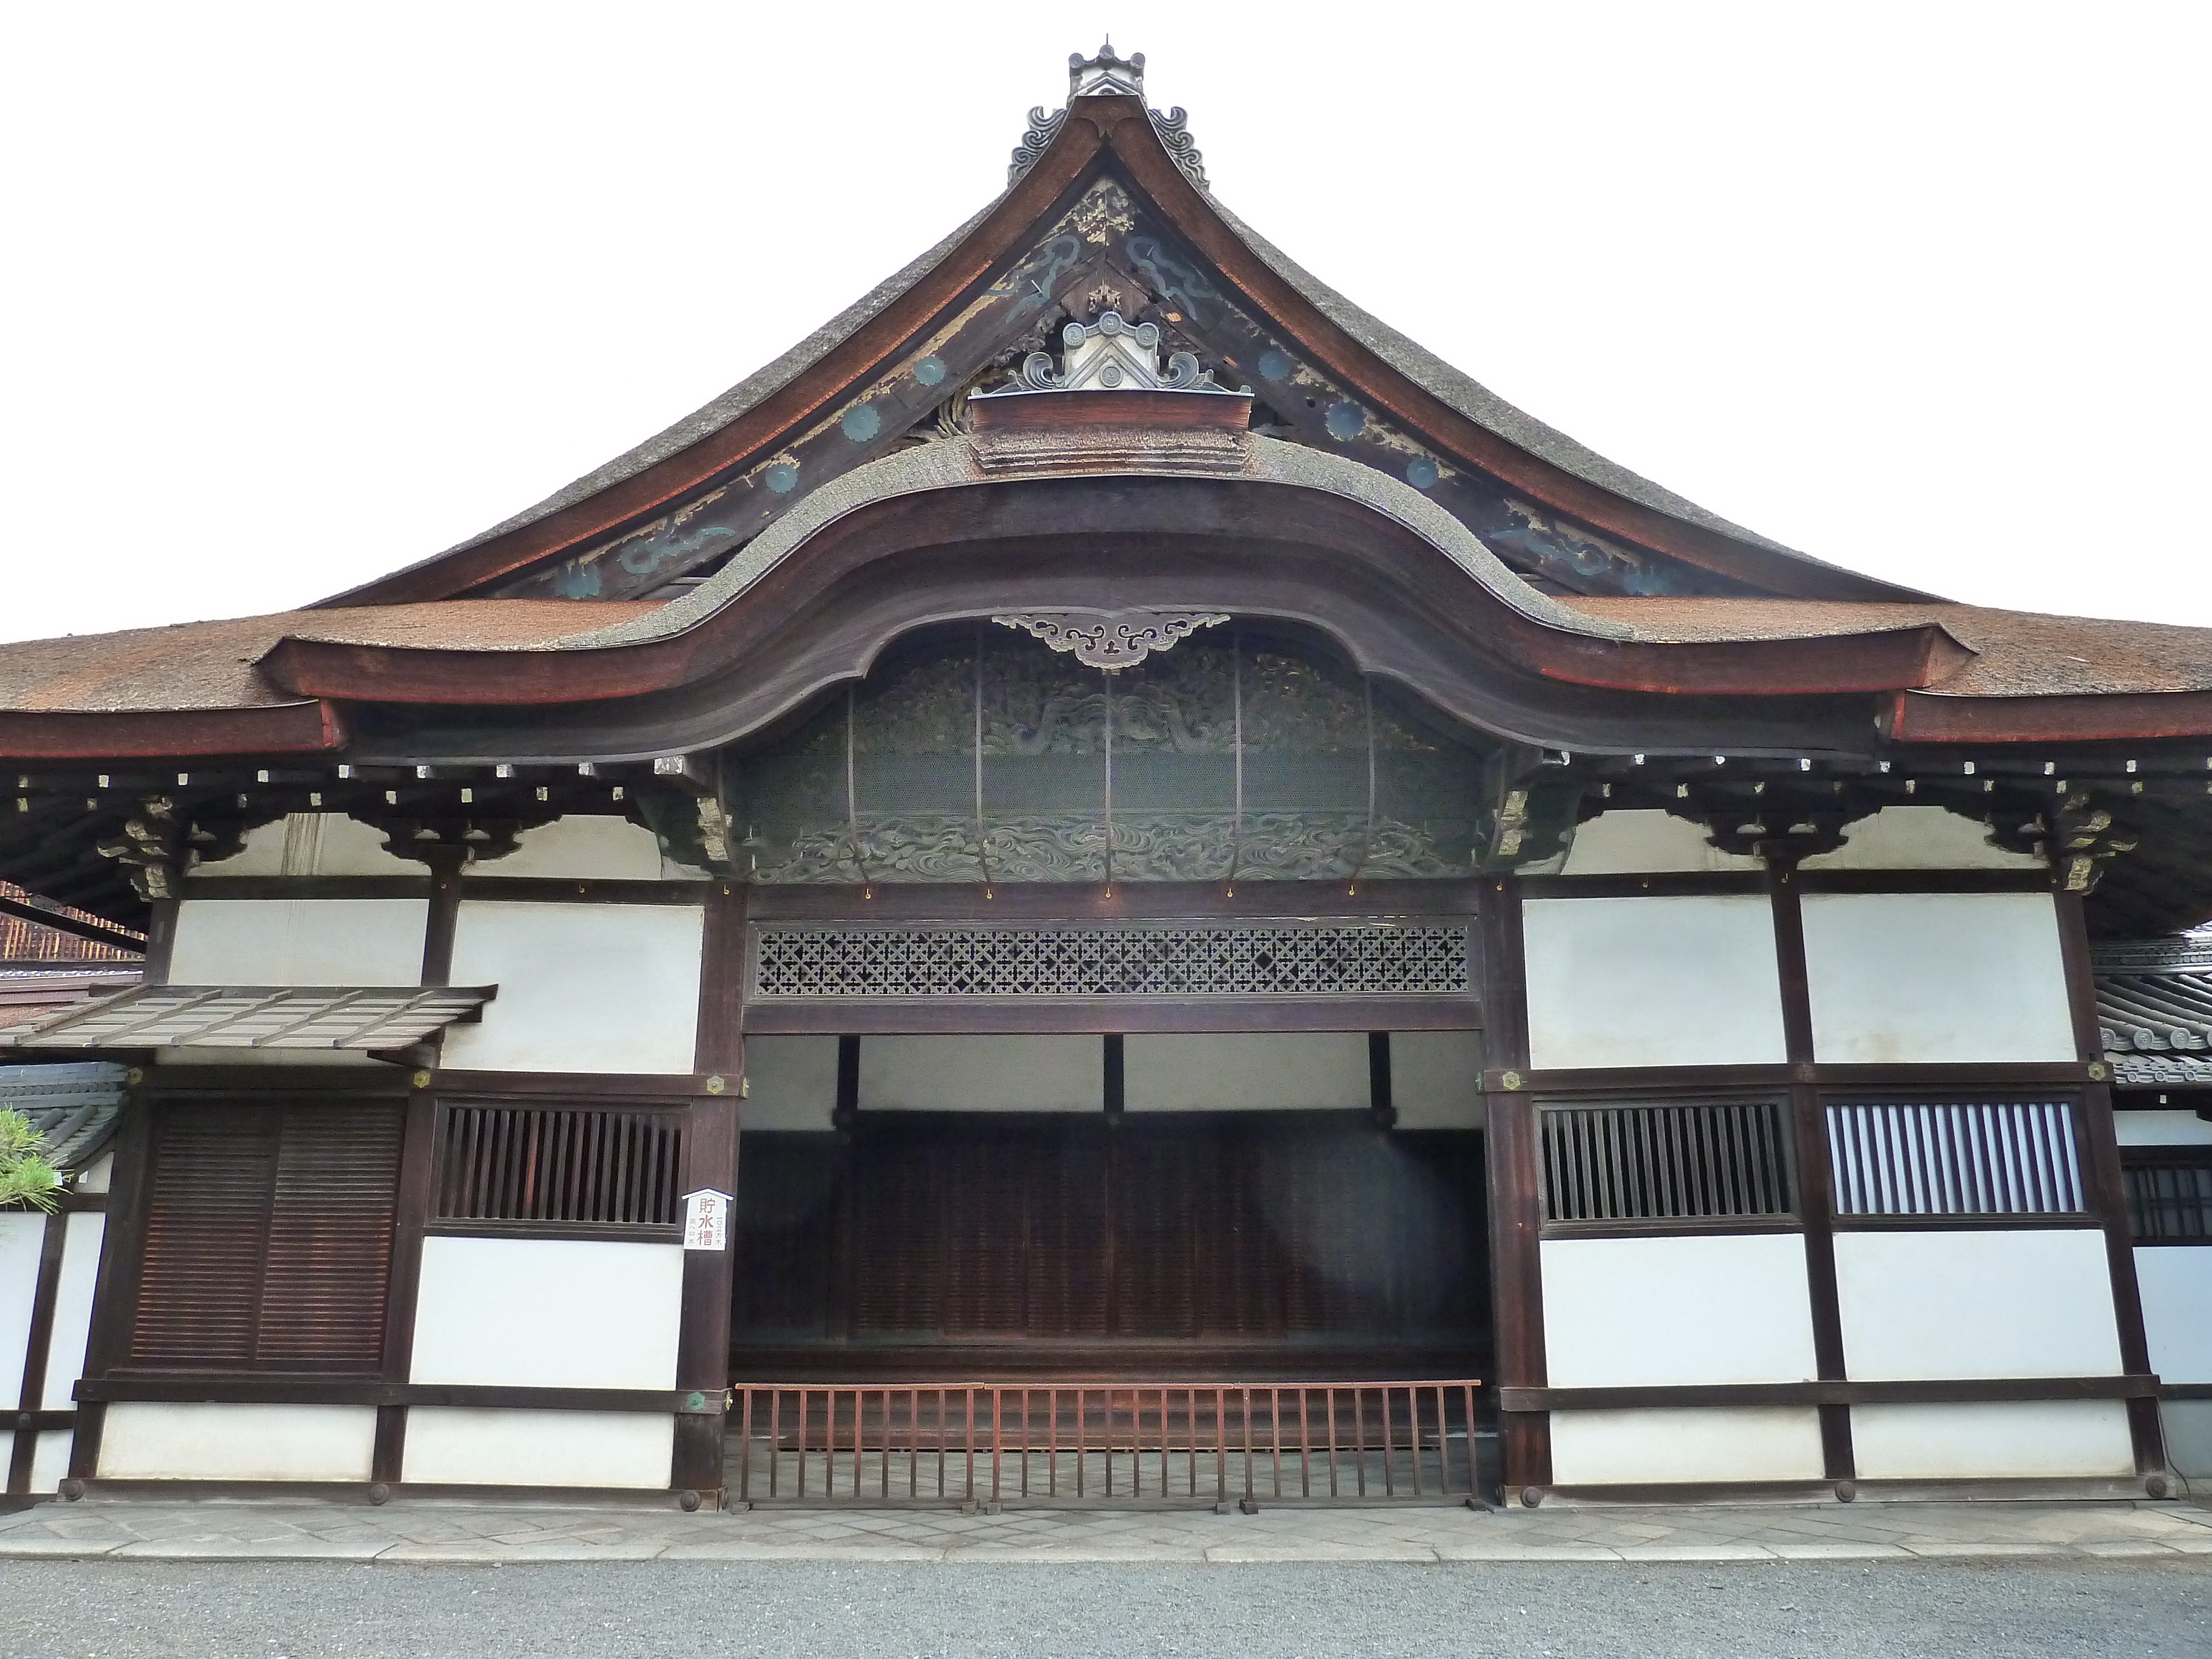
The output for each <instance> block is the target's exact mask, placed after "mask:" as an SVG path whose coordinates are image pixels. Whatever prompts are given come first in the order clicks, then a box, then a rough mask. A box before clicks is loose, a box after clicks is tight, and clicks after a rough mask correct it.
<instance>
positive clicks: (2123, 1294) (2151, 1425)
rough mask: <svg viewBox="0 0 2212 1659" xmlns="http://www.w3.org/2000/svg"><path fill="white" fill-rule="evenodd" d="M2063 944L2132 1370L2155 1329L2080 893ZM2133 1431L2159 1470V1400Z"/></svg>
mask: <svg viewBox="0 0 2212 1659" xmlns="http://www.w3.org/2000/svg"><path fill="white" fill-rule="evenodd" d="M2055 898H2056V902H2057V906H2058V940H2059V947H2060V949H2061V950H2062V951H2063V953H2064V957H2065V962H2066V997H2067V1003H2068V1006H2069V1008H2070V1010H2071V1011H2072V1013H2073V1016H2074V1047H2075V1053H2076V1054H2079V1056H2080V1057H2081V1060H2082V1061H2083V1063H2084V1064H2085V1066H2087V1070H2088V1074H2089V1077H2090V1079H2091V1081H2090V1082H2089V1084H2088V1085H2087V1087H2085V1088H2084V1089H2083V1090H2082V1091H2081V1120H2080V1124H2081V1127H2080V1130H2079V1133H2080V1135H2081V1154H2082V1157H2081V1173H2082V1176H2083V1177H2084V1180H2085V1183H2086V1187H2087V1191H2086V1192H2085V1193H2084V1194H2083V1196H2084V1197H2085V1198H2086V1199H2087V1201H2088V1205H2089V1211H2090V1213H2091V1214H2092V1215H2093V1216H2094V1217H2095V1218H2096V1220H2097V1222H2098V1224H2099V1225H2100V1226H2101V1227H2102V1228H2103V1229H2104V1233H2105V1261H2106V1266H2107V1267H2108V1268H2109V1269H2110V1271H2111V1273H2112V1318H2113V1322H2114V1323H2115V1325H2116V1326H2117V1328H2118V1334H2119V1342H2120V1369H2121V1370H2124V1371H2126V1372H2128V1373H2129V1374H2130V1375H2131V1376H2148V1374H2149V1372H2150V1337H2149V1334H2148V1331H2147V1330H2146V1329H2145V1328H2144V1326H2143V1311H2142V1289H2141V1288H2140V1287H2139V1286H2138V1285H2137V1284H2136V1247H2135V1239H2134V1237H2133V1236H2132V1235H2131V1234H2130V1232H2129V1231H2128V1203H2127V1191H2126V1187H2125V1184H2124V1182H2123V1179H2122V1177H2121V1174H2120V1146H2119V1139H2118V1135H2117V1134H2116V1133H2115V1132H2114V1130H2113V1127H2112V1085H2111V1082H2110V1080H2109V1073H2108V1067H2107V1063H2106V1060H2105V1038H2104V1033H2103V1031H2102V1030H2100V1028H2099V1025H2098V1023H2097V982H2096V971H2095V969H2094V968H2093V965H2092V963H2091V962H2090V958H2089V925H2088V919H2087V915H2086V914H2085V913H2084V910H2083V908H2082V904H2081V894H2079V893H2069V892H2063V891H2062V892H2060V893H2058V894H2057V895H2056V896H2055ZM2128 1436H2129V1438H2130V1440H2131V1441H2133V1443H2134V1446H2135V1455H2136V1474H2159V1473H2160V1472H2161V1471H2162V1470H2164V1468H2166V1435H2165V1431H2164V1428H2163V1427H2162V1425H2161V1424H2160V1419H2159V1409H2158V1401H2157V1400H2156V1399H2155V1398H2154V1397H2149V1396H2145V1397H2141V1398H2136V1399H2130V1401H2128Z"/></svg>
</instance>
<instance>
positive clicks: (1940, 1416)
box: [1851, 1400, 2136, 1480]
mask: <svg viewBox="0 0 2212 1659" xmlns="http://www.w3.org/2000/svg"><path fill="white" fill-rule="evenodd" d="M1851 1455H1852V1458H1853V1460H1854V1462H1855V1463H1856V1465H1857V1469H1858V1475H1859V1479H1861V1480H1916V1479H1917V1480H2032V1479H2039V1480H2064V1479H2072V1478H2084V1479H2093V1478H2095V1477H2098V1476H2106V1477H2112V1476H2126V1475H2131V1474H2134V1473H2135V1470H2136V1458H2135V1449H2134V1445H2133V1443H2132V1442H2130V1439H2129V1437H2128V1408H2127V1406H2126V1405H2125V1403H2124V1402H2123V1401H2118V1400H2039V1401H2022V1402H2018V1403H2002V1404H1982V1403H1977V1404H1972V1405H1964V1404H1952V1405H1940V1406H1854V1407H1851Z"/></svg>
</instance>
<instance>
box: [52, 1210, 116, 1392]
mask: <svg viewBox="0 0 2212 1659" xmlns="http://www.w3.org/2000/svg"><path fill="white" fill-rule="evenodd" d="M106 1233H107V1218H106V1216H105V1215H102V1214H100V1213H99V1212H96V1211H91V1210H80V1211H78V1212H76V1214H74V1215H72V1216H70V1218H69V1231H67V1233H65V1234H64V1237H63V1241H62V1276H61V1282H60V1284H59V1285H57V1286H56V1287H55V1295H54V1334H53V1337H52V1342H51V1343H50V1345H49V1346H48V1347H47V1349H46V1396H45V1400H44V1402H43V1404H42V1406H41V1407H40V1409H42V1410H45V1411H50V1412H65V1411H68V1410H70V1407H72V1406H74V1405H75V1403H76V1397H75V1396H76V1383H77V1379H78V1378H79V1377H81V1376H83V1375H84V1349H85V1344H86V1343H87V1342H88V1341H89V1340H91V1336H92V1292H93V1290H94V1286H95V1285H98V1283H99V1282H100V1240H101V1239H102V1238H104V1237H106Z"/></svg>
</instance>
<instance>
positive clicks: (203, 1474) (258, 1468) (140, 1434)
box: [100, 1400, 376, 1480]
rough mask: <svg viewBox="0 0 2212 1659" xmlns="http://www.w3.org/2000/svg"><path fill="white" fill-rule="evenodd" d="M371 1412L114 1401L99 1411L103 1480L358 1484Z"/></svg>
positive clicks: (363, 1473) (369, 1446)
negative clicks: (103, 1416) (102, 1413)
mask: <svg viewBox="0 0 2212 1659" xmlns="http://www.w3.org/2000/svg"><path fill="white" fill-rule="evenodd" d="M375 1443H376V1407H374V1406H213V1405H204V1404H192V1405H169V1404H155V1403H154V1402H152V1401H137V1400H119V1401H115V1402H114V1403H113V1404H112V1405H110V1406H109V1407H107V1417H106V1425H105V1426H104V1427H103V1429H102V1430H101V1431H100V1478H101V1479H103V1480H368V1472H369V1456H370V1453H371V1452H372V1451H373V1449H374V1446H375Z"/></svg>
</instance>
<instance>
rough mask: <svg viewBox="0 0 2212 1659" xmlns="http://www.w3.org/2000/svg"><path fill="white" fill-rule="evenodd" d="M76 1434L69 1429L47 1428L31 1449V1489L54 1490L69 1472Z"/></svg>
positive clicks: (38, 1490) (37, 1490)
mask: <svg viewBox="0 0 2212 1659" xmlns="http://www.w3.org/2000/svg"><path fill="white" fill-rule="evenodd" d="M75 1444H76V1435H75V1434H73V1433H71V1432H70V1431H69V1430H67V1429H47V1430H46V1431H43V1432H42V1433H41V1434H40V1436H39V1443H38V1444H37V1445H36V1446H35V1447H33V1449H32V1451H31V1490H32V1491H33V1492H52V1491H53V1490H54V1489H55V1488H57V1487H58V1486H60V1485H61V1483H62V1477H63V1476H64V1475H65V1474H68V1473H69V1465H70V1448H71V1447H72V1446H74V1445H75Z"/></svg>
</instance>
